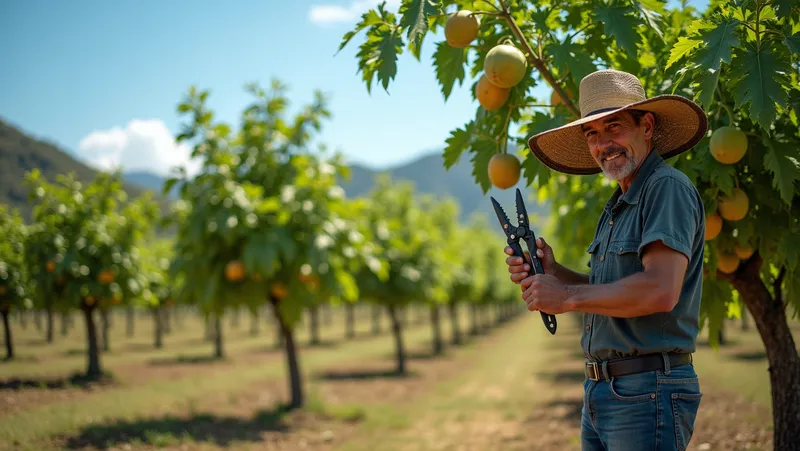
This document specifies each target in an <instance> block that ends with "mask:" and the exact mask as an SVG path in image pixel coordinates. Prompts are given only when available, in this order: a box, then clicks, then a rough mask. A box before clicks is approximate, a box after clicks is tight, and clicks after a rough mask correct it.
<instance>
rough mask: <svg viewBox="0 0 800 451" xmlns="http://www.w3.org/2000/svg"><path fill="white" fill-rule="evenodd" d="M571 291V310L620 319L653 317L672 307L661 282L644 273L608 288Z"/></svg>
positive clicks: (585, 287)
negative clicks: (651, 315)
mask: <svg viewBox="0 0 800 451" xmlns="http://www.w3.org/2000/svg"><path fill="white" fill-rule="evenodd" d="M567 291H568V292H569V293H570V294H569V298H568V299H567V301H566V303H565V304H566V307H567V309H568V310H570V311H577V312H584V313H594V314H598V315H606V316H615V317H618V318H631V317H635V316H644V315H650V314H652V313H656V312H661V311H665V307H664V306H666V305H669V301H668V300H667V299H665V294H664V290H663V289H662V287H661V284H660V283H659V281H658V280H657V279H656V278H655V277H653V275H651V274H646V273H643V272H642V273H637V274H634V275H632V276H629V277H625V278H624V279H620V280H618V281H616V282H613V283H608V284H595V285H582V284H573V285H569V286H568V287H567Z"/></svg>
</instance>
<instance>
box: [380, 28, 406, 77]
mask: <svg viewBox="0 0 800 451" xmlns="http://www.w3.org/2000/svg"><path fill="white" fill-rule="evenodd" d="M379 50H380V59H379V61H380V63H379V65H378V81H380V82H381V83H382V84H383V89H384V90H386V91H388V90H389V82H390V81H391V80H393V79H394V77H395V75H397V56H398V55H399V54H401V53H402V52H403V39H402V38H401V37H400V34H399V32H398V31H397V30H396V29H392V30H386V31H385V32H384V33H383V40H382V41H381V45H380V46H379Z"/></svg>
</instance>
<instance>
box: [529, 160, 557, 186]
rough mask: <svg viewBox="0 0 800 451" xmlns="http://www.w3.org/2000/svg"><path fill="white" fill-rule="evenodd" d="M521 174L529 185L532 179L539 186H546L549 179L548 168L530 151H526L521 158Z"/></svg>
mask: <svg viewBox="0 0 800 451" xmlns="http://www.w3.org/2000/svg"><path fill="white" fill-rule="evenodd" d="M522 174H523V176H524V177H525V180H527V183H526V186H530V184H531V183H533V182H534V180H535V181H536V182H537V184H538V185H539V186H546V185H547V182H549V181H550V175H551V173H550V168H548V167H547V166H545V165H544V163H542V162H541V161H539V159H538V158H536V156H535V155H533V153H532V152H528V153H527V155H526V156H525V159H524V160H522Z"/></svg>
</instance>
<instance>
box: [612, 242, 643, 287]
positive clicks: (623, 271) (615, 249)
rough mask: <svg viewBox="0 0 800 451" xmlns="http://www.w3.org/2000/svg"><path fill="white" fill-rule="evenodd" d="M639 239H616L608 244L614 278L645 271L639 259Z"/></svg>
mask: <svg viewBox="0 0 800 451" xmlns="http://www.w3.org/2000/svg"><path fill="white" fill-rule="evenodd" d="M639 244H640V241H638V240H616V241H612V242H611V243H610V244H609V245H608V253H607V255H608V256H607V257H606V258H607V260H608V267H607V268H606V269H607V270H608V271H609V272H610V273H611V276H612V278H613V279H621V278H623V277H626V276H629V275H631V274H634V273H637V272H641V271H644V265H643V264H642V261H641V260H640V259H639Z"/></svg>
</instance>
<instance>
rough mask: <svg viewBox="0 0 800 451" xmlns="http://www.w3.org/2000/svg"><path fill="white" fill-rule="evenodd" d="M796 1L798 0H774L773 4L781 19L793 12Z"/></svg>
mask: <svg viewBox="0 0 800 451" xmlns="http://www.w3.org/2000/svg"><path fill="white" fill-rule="evenodd" d="M796 1H797V0H773V1H772V4H773V8H775V14H776V15H777V17H778V18H780V19H783V18H784V17H788V16H789V14H791V12H792V5H793V4H796V3H795V2H796Z"/></svg>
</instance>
